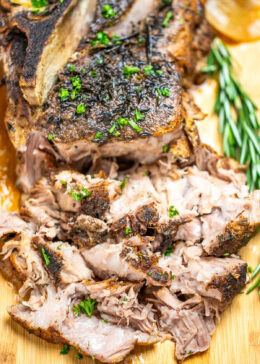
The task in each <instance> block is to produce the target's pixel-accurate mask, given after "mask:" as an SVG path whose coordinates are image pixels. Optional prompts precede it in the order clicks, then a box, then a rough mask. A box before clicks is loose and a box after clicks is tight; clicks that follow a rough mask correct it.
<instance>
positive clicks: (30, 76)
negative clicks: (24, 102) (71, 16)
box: [12, 0, 75, 85]
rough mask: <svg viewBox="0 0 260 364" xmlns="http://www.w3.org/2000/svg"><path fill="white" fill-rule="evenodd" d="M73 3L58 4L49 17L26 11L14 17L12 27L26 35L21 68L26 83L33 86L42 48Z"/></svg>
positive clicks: (70, 1)
mask: <svg viewBox="0 0 260 364" xmlns="http://www.w3.org/2000/svg"><path fill="white" fill-rule="evenodd" d="M74 3H75V0H64V2H63V3H60V4H59V6H56V7H55V8H54V9H53V10H52V12H51V13H50V14H49V16H45V17H42V16H39V15H33V14H31V13H29V12H28V11H23V12H19V13H17V15H16V16H15V18H14V20H13V23H12V26H14V27H17V28H18V29H20V30H21V31H22V32H23V33H24V34H26V37H27V40H28V48H27V51H26V59H25V62H24V67H23V78H24V81H25V82H26V83H28V84H32V85H34V83H35V77H36V71H37V67H38V64H39V62H40V57H41V54H42V51H43V48H44V46H45V45H46V42H47V40H48V38H49V37H50V35H51V34H52V32H53V30H54V29H55V27H56V25H57V22H58V21H59V19H60V18H61V17H62V16H63V15H64V13H66V12H67V11H68V9H70V8H71V7H72V6H73V5H74Z"/></svg>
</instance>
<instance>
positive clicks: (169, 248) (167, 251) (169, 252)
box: [164, 245, 173, 257]
mask: <svg viewBox="0 0 260 364" xmlns="http://www.w3.org/2000/svg"><path fill="white" fill-rule="evenodd" d="M172 249H173V246H172V245H171V246H169V247H168V248H167V250H166V252H165V254H164V255H165V256H166V257H169V256H170V255H171V253H172Z"/></svg>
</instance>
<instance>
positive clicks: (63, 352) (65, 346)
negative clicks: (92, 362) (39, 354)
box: [60, 344, 70, 355]
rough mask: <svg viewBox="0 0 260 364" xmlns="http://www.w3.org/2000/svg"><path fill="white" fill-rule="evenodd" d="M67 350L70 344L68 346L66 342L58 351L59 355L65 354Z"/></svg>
mask: <svg viewBox="0 0 260 364" xmlns="http://www.w3.org/2000/svg"><path fill="white" fill-rule="evenodd" d="M69 351H70V346H69V345H68V344H65V345H64V346H63V347H62V349H61V351H60V354H61V355H66V354H68V353H69Z"/></svg>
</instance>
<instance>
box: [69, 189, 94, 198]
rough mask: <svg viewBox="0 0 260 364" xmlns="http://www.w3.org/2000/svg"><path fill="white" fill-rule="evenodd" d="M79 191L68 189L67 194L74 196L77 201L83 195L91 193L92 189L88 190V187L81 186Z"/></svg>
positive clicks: (86, 195) (83, 196) (87, 195)
mask: <svg viewBox="0 0 260 364" xmlns="http://www.w3.org/2000/svg"><path fill="white" fill-rule="evenodd" d="M81 191H82V192H76V191H69V194H70V195H71V196H72V197H73V198H74V200H75V201H79V200H82V199H83V198H85V197H89V196H90V195H91V193H92V191H88V189H87V188H85V187H82V189H81Z"/></svg>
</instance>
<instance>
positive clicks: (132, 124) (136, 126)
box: [129, 120, 142, 133]
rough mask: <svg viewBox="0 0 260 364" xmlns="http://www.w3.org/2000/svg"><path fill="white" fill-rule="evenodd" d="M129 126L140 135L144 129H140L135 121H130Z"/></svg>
mask: <svg viewBox="0 0 260 364" xmlns="http://www.w3.org/2000/svg"><path fill="white" fill-rule="evenodd" d="M129 125H131V127H132V128H133V129H134V130H135V131H136V132H137V133H140V132H141V131H142V128H140V127H139V126H138V125H137V124H136V123H135V122H134V121H133V120H129Z"/></svg>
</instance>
